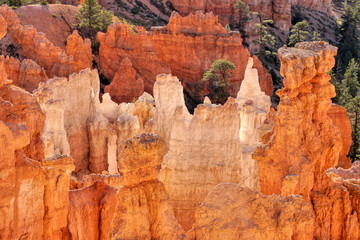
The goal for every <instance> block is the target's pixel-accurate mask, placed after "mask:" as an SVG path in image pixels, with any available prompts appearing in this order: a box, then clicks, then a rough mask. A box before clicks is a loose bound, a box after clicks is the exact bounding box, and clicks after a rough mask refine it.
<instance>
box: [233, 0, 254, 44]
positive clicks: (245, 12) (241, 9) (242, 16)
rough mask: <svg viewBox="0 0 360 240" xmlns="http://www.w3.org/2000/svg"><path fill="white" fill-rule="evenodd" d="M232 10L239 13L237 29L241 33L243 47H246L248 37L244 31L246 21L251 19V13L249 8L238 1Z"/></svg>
mask: <svg viewBox="0 0 360 240" xmlns="http://www.w3.org/2000/svg"><path fill="white" fill-rule="evenodd" d="M234 8H235V9H236V11H237V12H238V13H239V22H238V26H237V27H238V29H239V32H240V33H241V37H242V39H243V43H244V45H248V44H247V42H246V38H247V37H248V35H247V34H246V31H245V24H246V22H247V21H249V20H250V19H251V13H252V12H251V11H250V7H249V6H248V5H247V4H246V3H244V2H243V1H241V0H238V1H237V2H236V4H235V5H234Z"/></svg>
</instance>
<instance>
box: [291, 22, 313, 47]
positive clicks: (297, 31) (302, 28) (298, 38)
mask: <svg viewBox="0 0 360 240" xmlns="http://www.w3.org/2000/svg"><path fill="white" fill-rule="evenodd" d="M308 28H309V24H308V23H307V22H306V21H305V20H304V21H301V22H298V23H297V24H295V25H294V27H293V29H291V31H290V33H291V34H290V37H289V40H290V41H289V45H295V44H296V43H299V42H303V41H305V39H306V38H308V37H310V33H309V32H308Z"/></svg>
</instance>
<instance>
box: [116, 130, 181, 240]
mask: <svg viewBox="0 0 360 240" xmlns="http://www.w3.org/2000/svg"><path fill="white" fill-rule="evenodd" d="M163 146H164V145H163V142H162V140H161V139H160V138H159V137H158V136H156V135H153V134H142V135H141V136H137V137H134V138H132V139H128V140H127V141H126V142H125V144H124V146H123V147H122V148H121V150H120V152H119V154H118V167H119V171H120V172H121V173H122V174H123V178H124V179H123V184H124V187H123V188H120V189H119V192H118V194H117V199H118V202H117V205H116V209H115V213H114V218H113V220H112V223H111V226H110V231H109V239H151V238H152V239H164V240H165V239H185V237H186V235H185V232H184V230H182V228H181V227H180V225H179V224H178V223H177V221H176V219H175V217H174V214H173V211H172V209H171V205H170V202H169V198H168V196H167V193H166V191H165V188H164V186H163V184H162V183H161V182H160V181H159V180H157V175H158V173H159V169H160V165H161V162H162V156H163Z"/></svg>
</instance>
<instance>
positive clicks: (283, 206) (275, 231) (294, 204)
mask: <svg viewBox="0 0 360 240" xmlns="http://www.w3.org/2000/svg"><path fill="white" fill-rule="evenodd" d="M313 224H314V214H313V211H312V206H311V205H310V204H307V203H305V201H304V200H303V199H302V197H301V196H294V195H293V196H289V197H287V198H283V197H281V196H280V197H279V196H275V195H273V196H265V195H263V194H261V193H259V192H257V191H255V190H250V189H249V188H246V187H240V186H238V185H236V184H226V183H223V184H219V185H217V186H216V187H214V189H212V190H211V192H210V193H209V194H208V196H207V197H206V198H205V200H204V202H203V203H202V204H201V206H199V207H198V208H197V209H196V213H195V225H194V228H193V230H192V232H193V234H194V235H195V237H196V238H195V239H203V240H206V239H208V240H210V239H211V240H216V239H228V240H237V239H279V240H282V239H298V240H300V239H301V240H305V239H309V240H310V239H314V237H313V234H314V225H313Z"/></svg>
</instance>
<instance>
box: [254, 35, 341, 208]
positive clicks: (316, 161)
mask: <svg viewBox="0 0 360 240" xmlns="http://www.w3.org/2000/svg"><path fill="white" fill-rule="evenodd" d="M336 50H337V49H336V48H335V47H333V46H331V45H329V44H327V43H324V42H312V43H311V42H306V43H301V44H297V45H296V47H295V48H288V47H283V48H281V49H279V58H280V61H281V74H282V75H283V76H284V86H285V88H284V89H282V90H280V91H278V92H277V94H278V95H279V96H280V104H279V106H278V112H277V115H276V125H275V127H274V129H273V130H272V136H273V137H270V136H269V137H268V138H267V139H265V141H266V147H262V148H259V149H258V151H257V154H256V158H257V159H258V160H259V176H260V184H261V192H263V193H265V194H272V193H276V194H283V195H285V196H286V195H288V194H301V195H303V196H304V198H305V199H306V200H307V201H309V200H310V193H311V191H312V190H320V189H321V188H322V187H323V186H324V185H325V186H326V182H327V178H326V175H325V172H326V170H327V169H328V168H330V167H332V166H336V165H337V163H338V156H339V155H338V154H339V152H340V150H341V148H342V144H341V135H340V132H339V130H338V129H337V128H336V127H335V126H334V125H332V122H331V120H330V118H329V117H328V115H327V111H328V110H329V108H330V107H331V98H332V97H334V96H335V92H334V91H335V90H334V86H332V85H331V84H330V83H329V80H330V76H329V75H328V74H327V72H328V71H329V70H330V69H331V68H332V67H333V66H334V63H335V62H334V61H335V60H334V56H335V55H336ZM284 141H286V142H284ZM284 145H286V150H284ZM300 166H301V167H300ZM270 173H271V174H270Z"/></svg>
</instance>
